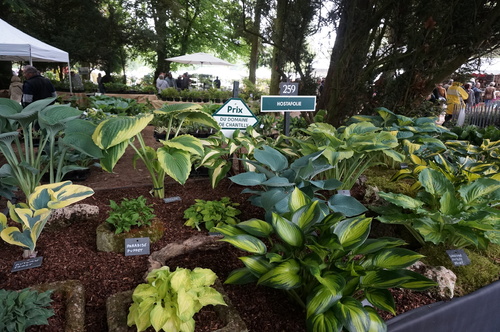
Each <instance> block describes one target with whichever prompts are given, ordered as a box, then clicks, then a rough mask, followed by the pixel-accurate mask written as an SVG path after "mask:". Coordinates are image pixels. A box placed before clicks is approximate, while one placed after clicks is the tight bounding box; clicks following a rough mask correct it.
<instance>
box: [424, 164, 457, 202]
mask: <svg viewBox="0 0 500 332" xmlns="http://www.w3.org/2000/svg"><path fill="white" fill-rule="evenodd" d="M418 180H419V182H420V183H421V184H422V187H424V188H425V190H426V191H427V192H428V193H430V194H431V195H433V196H441V195H443V194H444V193H445V192H447V191H454V188H453V184H452V183H451V182H450V180H448V179H447V178H446V176H444V175H443V173H441V172H439V171H436V170H433V169H430V168H426V169H424V170H423V171H422V172H420V174H419V175H418Z"/></svg>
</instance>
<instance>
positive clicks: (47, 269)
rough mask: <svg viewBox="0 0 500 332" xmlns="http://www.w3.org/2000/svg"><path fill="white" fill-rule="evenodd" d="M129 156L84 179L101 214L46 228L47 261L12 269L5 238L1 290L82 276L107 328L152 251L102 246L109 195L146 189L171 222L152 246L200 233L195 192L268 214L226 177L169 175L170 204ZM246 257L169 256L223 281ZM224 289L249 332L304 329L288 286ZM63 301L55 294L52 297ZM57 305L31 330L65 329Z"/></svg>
mask: <svg viewBox="0 0 500 332" xmlns="http://www.w3.org/2000/svg"><path fill="white" fill-rule="evenodd" d="M149 135H150V136H149ZM145 138H146V139H147V140H149V143H148V144H150V145H155V144H158V143H156V142H154V141H151V138H152V128H151V127H148V133H147V136H146V135H145ZM129 150H130V149H129ZM131 159H132V157H131V153H130V152H129V151H127V154H126V155H125V156H124V157H123V158H122V160H120V162H119V164H118V165H117V167H116V168H115V173H114V174H109V173H105V172H102V171H100V170H98V169H94V170H93V171H92V173H91V175H90V178H89V179H87V180H85V181H84V182H82V184H85V185H88V186H90V187H91V188H93V189H94V190H95V194H94V195H93V196H92V197H90V198H87V199H86V200H85V201H82V202H80V203H86V204H92V205H97V206H98V207H99V209H100V212H99V215H98V217H97V218H96V219H95V220H92V221H86V222H80V223H75V224H72V225H71V226H69V227H59V228H55V229H51V228H47V229H45V230H44V231H43V232H42V234H41V236H40V239H39V241H38V244H37V248H38V250H39V253H38V255H39V256H43V258H44V260H43V264H42V266H41V267H39V268H34V269H29V270H24V271H20V272H15V273H11V272H10V270H11V268H12V265H13V263H14V262H15V261H18V260H20V259H21V249H19V248H18V247H15V246H11V245H8V244H6V243H5V242H3V241H0V252H1V253H2V255H1V256H0V288H2V289H12V290H17V289H22V288H25V287H29V286H33V285H37V284H41V283H45V282H53V281H59V280H68V279H76V280H80V281H81V282H82V284H83V285H84V287H85V293H86V308H85V312H86V318H85V328H86V331H89V332H101V331H102V332H104V331H107V324H106V308H105V304H106V299H107V298H108V297H109V296H110V295H112V294H115V293H117V292H121V291H125V290H130V289H133V288H135V287H136V286H137V285H138V284H139V283H142V282H144V275H145V273H146V271H147V269H148V260H147V256H128V257H125V256H124V255H123V254H117V253H106V252H98V251H97V250H96V227H97V226H98V225H99V224H100V223H102V222H104V221H105V219H106V218H107V213H108V211H109V210H110V208H109V201H110V200H114V201H116V202H119V201H121V199H122V198H137V197H138V196H140V195H142V196H144V197H147V198H148V203H150V204H153V206H154V209H155V214H156V215H157V216H158V217H159V218H160V219H161V220H162V221H163V223H164V225H165V234H164V236H163V238H162V239H161V240H160V241H159V242H157V243H154V244H152V245H151V250H152V251H156V250H159V249H161V248H163V247H165V246H166V245H167V244H169V243H172V242H181V241H183V240H185V239H187V238H189V237H191V236H193V235H198V234H199V232H198V231H197V230H196V229H191V228H189V227H186V226H184V225H183V223H184V220H183V213H184V210H185V209H187V208H188V207H189V206H191V205H192V204H194V202H195V201H194V200H195V199H197V198H198V199H204V200H216V199H220V198H221V197H224V196H228V197H230V198H231V200H232V201H233V202H238V203H240V204H241V205H240V206H239V209H240V210H241V211H242V214H241V215H240V216H239V218H240V219H241V220H247V219H250V218H253V217H257V218H262V210H261V209H259V208H256V207H254V206H252V205H251V204H250V203H249V202H248V201H247V197H248V196H246V195H242V194H241V190H242V189H243V188H242V187H240V186H237V185H233V184H232V183H231V182H230V181H229V180H227V179H226V180H224V181H222V182H221V184H220V185H219V186H218V187H217V188H215V189H212V188H211V186H210V182H209V180H208V179H207V178H193V179H190V180H188V182H187V183H186V184H185V185H184V186H181V185H179V184H177V183H175V182H168V180H167V182H168V183H167V189H166V196H167V197H170V196H180V197H181V198H182V200H181V201H178V202H174V203H168V204H166V203H164V202H163V201H162V200H160V199H155V198H153V197H151V196H150V194H149V190H150V188H151V185H150V183H151V182H150V180H149V175H148V174H147V172H146V170H145V169H144V168H140V166H139V168H138V169H133V168H132V161H131ZM0 203H3V204H0V207H1V208H3V206H4V204H5V202H0ZM203 232H204V233H205V234H206V233H207V232H206V231H203ZM241 255H242V252H240V251H238V250H236V249H235V248H233V247H232V246H231V245H229V244H225V245H224V246H223V247H222V248H221V249H220V250H217V251H206V252H193V253H190V254H187V255H183V256H180V257H177V258H175V259H172V260H170V261H169V262H168V265H169V266H170V267H171V268H172V269H175V268H176V267H177V266H179V267H185V268H195V267H204V268H210V269H212V270H213V271H214V272H215V273H216V274H217V276H218V277H219V278H220V279H221V280H225V278H226V277H227V276H228V274H229V273H230V272H231V271H232V270H233V269H236V268H240V267H243V264H242V263H241V261H240V260H239V259H238V257H239V256H241ZM224 290H225V291H226V292H227V293H228V296H229V298H230V299H231V301H232V303H233V304H234V306H235V307H236V309H237V310H238V312H239V313H240V315H241V317H242V319H243V320H244V322H245V323H246V325H247V327H248V328H249V330H250V331H269V332H277V331H287V332H290V331H296V332H301V331H305V330H306V328H305V314H304V312H303V310H302V309H301V308H299V307H298V306H296V305H295V303H294V302H292V301H291V300H290V299H289V298H288V297H287V296H286V294H285V293H283V292H280V291H278V290H274V289H270V288H264V287H260V286H256V285H254V284H251V285H243V286H239V285H224ZM395 295H396V302H397V306H398V313H400V312H404V311H407V310H410V309H412V308H415V307H417V306H421V305H423V304H426V303H430V302H433V301H434V300H433V299H430V298H429V297H427V296H425V294H422V293H415V292H404V293H401V294H399V295H398V294H397V293H395ZM59 300H60V299H59ZM57 301H58V299H57V298H56V300H55V301H54V302H57ZM56 305H58V306H60V304H56ZM57 311H58V312H59V313H58V315H57V316H56V317H54V318H51V320H50V326H49V327H37V328H32V329H30V331H31V332H39V331H51V332H55V331H63V329H62V327H60V326H59V325H60V324H62V322H63V321H64V317H60V316H61V315H62V314H61V313H63V312H64V310H62V309H60V310H57ZM213 315H214V314H213V311H211V310H205V311H203V312H200V313H199V314H198V315H197V325H196V328H197V331H213V330H214V329H217V328H220V326H219V325H218V323H217V321H214V320H213ZM389 317H390V316H387V317H386V318H389Z"/></svg>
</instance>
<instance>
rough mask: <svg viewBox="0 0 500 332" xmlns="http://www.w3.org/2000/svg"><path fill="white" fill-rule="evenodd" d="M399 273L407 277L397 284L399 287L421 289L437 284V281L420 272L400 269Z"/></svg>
mask: <svg viewBox="0 0 500 332" xmlns="http://www.w3.org/2000/svg"><path fill="white" fill-rule="evenodd" d="M399 273H400V274H401V275H404V276H406V277H407V280H405V281H403V282H402V283H401V284H400V285H399V287H401V288H406V289H411V290H416V291H423V290H426V289H429V288H431V287H435V286H437V283H436V282H435V281H433V280H431V279H428V278H426V277H424V276H423V275H421V274H420V273H417V272H413V271H410V270H400V272H399Z"/></svg>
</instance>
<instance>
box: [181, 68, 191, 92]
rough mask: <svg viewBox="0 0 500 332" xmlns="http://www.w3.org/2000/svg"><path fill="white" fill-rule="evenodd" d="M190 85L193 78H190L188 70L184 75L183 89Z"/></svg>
mask: <svg viewBox="0 0 500 332" xmlns="http://www.w3.org/2000/svg"><path fill="white" fill-rule="evenodd" d="M190 85H191V79H190V78H189V74H188V73H187V72H186V73H184V74H183V75H182V81H181V90H186V89H189V86H190Z"/></svg>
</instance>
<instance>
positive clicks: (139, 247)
mask: <svg viewBox="0 0 500 332" xmlns="http://www.w3.org/2000/svg"><path fill="white" fill-rule="evenodd" d="M138 255H149V237H136V238H129V239H125V256H138Z"/></svg>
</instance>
